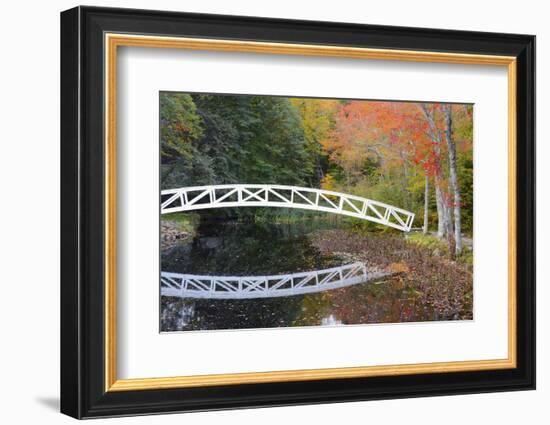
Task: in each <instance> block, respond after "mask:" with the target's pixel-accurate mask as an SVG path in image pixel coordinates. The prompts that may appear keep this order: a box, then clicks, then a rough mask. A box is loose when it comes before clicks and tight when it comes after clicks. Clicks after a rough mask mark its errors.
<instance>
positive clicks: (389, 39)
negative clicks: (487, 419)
mask: <svg viewBox="0 0 550 425" xmlns="http://www.w3.org/2000/svg"><path fill="white" fill-rule="evenodd" d="M105 32H117V33H129V34H136V33H137V34H154V35H165V36H178V37H180V36H185V37H200V38H215V39H232V40H256V41H265V42H276V43H301V44H303V43H307V44H319V45H331V46H348V47H350V46H352V47H370V48H383V49H400V50H422V51H433V52H449V53H474V54H485V55H506V56H514V57H516V58H517V311H516V314H517V338H516V341H517V347H516V348H517V351H516V352H517V367H516V368H514V369H503V370H483V371H470V372H450V373H430V374H415V375H401V376H383V377H369V378H346V379H327V380H313V381H299V382H271V383H260V384H245V385H226V386H209V387H192V388H171V389H156V390H141V391H117V392H110V391H105V373H104V372H105V357H104V354H105V340H104V332H105V323H104V313H105V303H104V297H105V293H104V291H105V290H104V285H103V282H104V270H105V260H104V258H105V256H104V253H105V251H104V250H105V243H104V242H105V241H104V232H103V231H102V229H104V226H105V219H104V208H105V201H104V199H105V198H104V187H105V180H104V178H105V163H104V157H105V152H104V145H103V143H102V140H103V136H104V128H105V127H104V125H105V124H104V114H103V113H104V105H105V99H104V94H103V93H104V92H103V87H104V84H105V77H104V69H103V66H104V53H105V52H104V48H105V46H104V34H105ZM534 388H535V37H534V36H531V35H518V34H498V33H480V32H469V31H451V30H434V29H420V28H405V27H390V26H373V25H356V24H348V23H332V22H330V23H329V22H313V21H296V20H283V19H265V18H254V17H240V16H220V15H204V14H191V13H176V12H162V11H145V10H132V9H111V8H96V7H76V8H74V9H70V10H67V11H65V12H62V13H61V412H62V413H65V414H67V415H70V416H73V417H75V418H92V417H106V416H121V415H137V414H153V413H164V412H185V411H203V410H218V409H234V408H244V407H260V406H281V405H297V404H312V403H328V402H344V401H354V400H374V399H388V398H404V397H418V396H435V395H450V394H466V393H482V392H494V391H512V390H529V389H534Z"/></svg>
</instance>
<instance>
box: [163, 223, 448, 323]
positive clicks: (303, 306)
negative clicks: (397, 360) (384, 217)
mask: <svg viewBox="0 0 550 425" xmlns="http://www.w3.org/2000/svg"><path fill="white" fill-rule="evenodd" d="M339 226H341V222H340V221H339V220H334V219H308V220H302V221H294V222H289V223H281V224H277V223H272V222H270V223H263V222H259V223H258V222H238V221H201V223H200V225H199V227H198V229H197V232H196V236H195V237H194V238H193V239H192V240H190V241H182V242H180V243H178V244H176V245H175V246H172V247H171V248H169V249H166V250H164V251H163V252H162V255H161V257H162V258H161V265H162V271H163V272H171V273H182V274H193V275H216V276H265V275H286V274H296V273H299V272H311V271H316V270H324V269H329V268H334V267H339V266H343V265H347V264H350V263H353V259H350V258H349V257H347V256H346V255H345V254H342V255H340V254H337V255H336V254H331V255H327V254H322V253H321V252H320V251H319V250H318V249H317V248H316V247H315V246H314V245H313V244H312V242H311V235H312V234H314V232H317V231H320V230H323V229H330V228H337V227H339ZM365 237H368V235H367V236H365ZM367 266H369V265H367ZM381 275H382V274H378V275H377V278H374V279H373V278H372V277H371V278H367V279H364V280H360V281H359V282H357V283H354V284H353V285H349V286H344V287H340V288H337V289H328V290H323V291H319V292H313V293H305V294H299V295H289V296H277V297H267V298H265V297H263V298H250V299H216V298H206V297H204V298H195V297H176V296H161V306H160V307H161V317H160V327H161V332H173V331H197V330H215V329H218V330H221V329H250V328H274V327H292V326H319V325H322V326H333V325H351V324H365V323H388V322H405V321H424V320H437V317H435V316H434V312H433V311H432V309H430V308H428V307H426V306H425V305H423V304H421V303H418V302H417V295H418V294H417V292H416V291H415V290H413V289H412V288H409V287H407V285H405V284H404V283H403V281H402V279H401V278H400V276H399V275H398V274H393V275H386V276H382V277H381Z"/></svg>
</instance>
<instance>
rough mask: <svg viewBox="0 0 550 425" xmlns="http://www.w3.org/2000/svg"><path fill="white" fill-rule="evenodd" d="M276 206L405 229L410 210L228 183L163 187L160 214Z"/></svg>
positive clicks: (308, 191)
mask: <svg viewBox="0 0 550 425" xmlns="http://www.w3.org/2000/svg"><path fill="white" fill-rule="evenodd" d="M232 207H279V208H299V209H305V210H314V211H324V212H329V213H335V214H342V215H346V216H350V217H356V218H361V219H363V220H369V221H373V222H375V223H379V224H383V225H386V226H389V227H393V228H395V229H398V230H402V231H405V232H408V231H410V230H411V226H412V223H413V220H414V214H413V213H411V212H409V211H406V210H403V209H401V208H397V207H394V206H392V205H388V204H384V203H382V202H378V201H373V200H371V199H366V198H362V197H360V196H355V195H349V194H345V193H339V192H333V191H329V190H322V189H312V188H306V187H297V186H283V185H271V184H232V185H216V186H194V187H182V188H179V189H167V190H163V191H162V192H161V214H168V213H172V212H182V211H194V210H201V209H209V208H232Z"/></svg>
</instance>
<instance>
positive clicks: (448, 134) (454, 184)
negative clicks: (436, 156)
mask: <svg viewBox="0 0 550 425" xmlns="http://www.w3.org/2000/svg"><path fill="white" fill-rule="evenodd" d="M451 108H452V107H451V105H445V106H444V107H443V111H444V114H445V139H446V141H447V151H448V153H449V185H450V191H451V193H452V194H453V197H454V200H453V206H454V221H455V222H454V232H455V244H456V253H457V254H460V252H461V251H462V235H461V222H460V202H461V201H460V187H459V186H458V177H457V166H456V145H455V142H454V140H453V132H452V127H453V119H452V115H451V113H452V110H451Z"/></svg>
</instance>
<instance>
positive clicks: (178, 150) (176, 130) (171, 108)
mask: <svg viewBox="0 0 550 425" xmlns="http://www.w3.org/2000/svg"><path fill="white" fill-rule="evenodd" d="M202 131H203V130H202V120H201V119H200V117H199V116H198V115H197V111H196V107H195V104H194V103H193V100H192V99H191V96H190V95H188V94H183V93H168V92H161V94H160V149H161V155H162V156H163V157H164V158H165V159H169V158H174V157H178V156H180V157H183V158H186V159H188V160H189V159H191V157H192V156H193V155H194V153H195V152H194V145H193V141H194V140H196V139H198V138H199V137H200V136H202Z"/></svg>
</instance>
